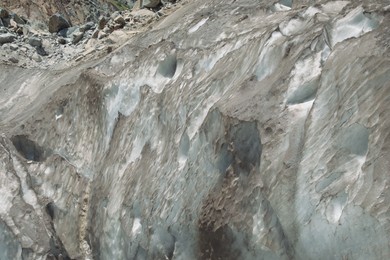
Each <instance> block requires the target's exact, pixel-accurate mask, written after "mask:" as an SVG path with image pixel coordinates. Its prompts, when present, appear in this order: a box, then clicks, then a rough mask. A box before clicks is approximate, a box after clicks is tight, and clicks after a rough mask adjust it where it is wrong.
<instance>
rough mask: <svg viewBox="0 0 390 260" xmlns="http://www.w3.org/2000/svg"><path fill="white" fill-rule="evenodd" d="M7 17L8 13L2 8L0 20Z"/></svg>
mask: <svg viewBox="0 0 390 260" xmlns="http://www.w3.org/2000/svg"><path fill="white" fill-rule="evenodd" d="M8 17H9V12H8V11H7V10H5V9H4V8H0V18H2V19H3V18H8Z"/></svg>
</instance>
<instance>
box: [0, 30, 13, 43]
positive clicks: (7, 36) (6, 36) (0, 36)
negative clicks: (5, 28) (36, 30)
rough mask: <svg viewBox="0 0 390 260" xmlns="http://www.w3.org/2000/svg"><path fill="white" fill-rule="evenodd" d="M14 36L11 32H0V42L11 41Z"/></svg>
mask: <svg viewBox="0 0 390 260" xmlns="http://www.w3.org/2000/svg"><path fill="white" fill-rule="evenodd" d="M15 39H16V36H15V35H13V34H11V33H5V34H0V44H4V43H11V42H13V41H15Z"/></svg>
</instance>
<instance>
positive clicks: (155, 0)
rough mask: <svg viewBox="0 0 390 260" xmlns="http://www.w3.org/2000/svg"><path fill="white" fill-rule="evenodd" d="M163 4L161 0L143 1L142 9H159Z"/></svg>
mask: <svg viewBox="0 0 390 260" xmlns="http://www.w3.org/2000/svg"><path fill="white" fill-rule="evenodd" d="M160 3H161V1H160V0H143V1H142V7H149V8H153V7H157V6H158V5H159V4H160Z"/></svg>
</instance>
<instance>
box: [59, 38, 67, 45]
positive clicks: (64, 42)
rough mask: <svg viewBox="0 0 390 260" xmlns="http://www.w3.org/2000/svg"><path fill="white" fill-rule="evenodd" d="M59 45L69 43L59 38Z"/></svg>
mask: <svg viewBox="0 0 390 260" xmlns="http://www.w3.org/2000/svg"><path fill="white" fill-rule="evenodd" d="M58 43H59V44H66V43H67V41H66V40H65V39H64V38H62V37H60V38H58Z"/></svg>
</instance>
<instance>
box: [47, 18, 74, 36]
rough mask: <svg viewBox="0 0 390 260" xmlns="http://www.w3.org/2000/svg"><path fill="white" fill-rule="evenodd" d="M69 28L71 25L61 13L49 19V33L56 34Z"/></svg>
mask: <svg viewBox="0 0 390 260" xmlns="http://www.w3.org/2000/svg"><path fill="white" fill-rule="evenodd" d="M69 27H70V23H69V22H68V21H67V20H66V19H65V18H64V17H63V16H62V15H61V14H59V13H56V14H53V15H52V16H51V17H50V19H49V32H51V33H56V32H58V31H60V30H62V29H65V28H69Z"/></svg>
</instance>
